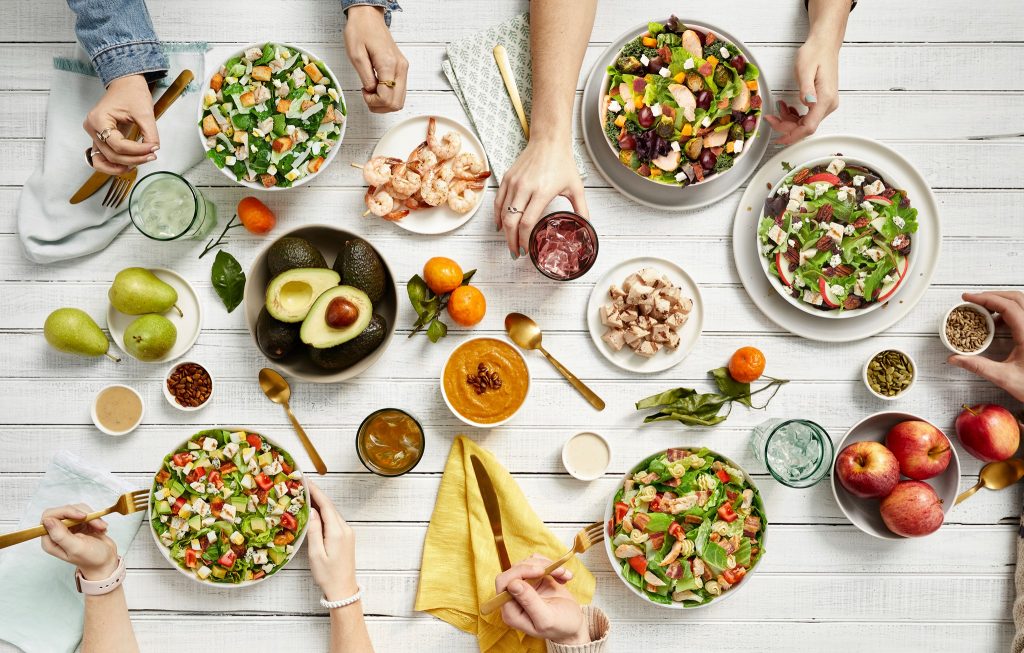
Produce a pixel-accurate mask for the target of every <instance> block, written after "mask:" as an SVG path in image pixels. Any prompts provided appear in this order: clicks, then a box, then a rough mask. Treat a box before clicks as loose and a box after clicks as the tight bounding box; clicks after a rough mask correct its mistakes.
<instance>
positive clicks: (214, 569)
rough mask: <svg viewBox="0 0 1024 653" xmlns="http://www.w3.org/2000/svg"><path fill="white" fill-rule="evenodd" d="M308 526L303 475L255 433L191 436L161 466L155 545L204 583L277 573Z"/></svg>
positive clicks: (154, 516)
mask: <svg viewBox="0 0 1024 653" xmlns="http://www.w3.org/2000/svg"><path fill="white" fill-rule="evenodd" d="M308 519H309V504H308V501H307V490H306V487H305V485H304V484H303V480H302V473H301V472H300V471H299V470H297V469H296V468H295V462H294V461H293V460H292V457H291V456H289V455H288V453H287V452H285V451H284V450H282V449H279V448H278V447H276V446H274V445H272V444H270V442H268V441H267V440H266V439H264V438H263V437H261V436H259V435H257V434H255V433H247V432H245V431H226V430H210V431H201V432H199V433H196V434H195V435H193V436H192V437H191V438H189V439H188V440H187V441H186V442H185V444H184V445H183V446H181V447H179V448H178V449H177V450H176V451H174V452H172V453H171V454H169V455H168V456H167V457H166V458H164V461H163V464H162V465H161V466H160V471H158V472H157V473H156V478H155V481H154V483H153V493H152V501H151V509H150V524H151V526H152V528H153V532H154V533H155V534H156V538H157V541H159V542H160V544H161V545H163V546H164V547H165V548H166V549H167V550H168V553H169V555H170V557H171V559H172V560H173V561H174V562H175V563H176V564H177V565H178V566H179V567H180V568H181V569H182V570H183V571H185V572H186V573H188V574H192V575H194V576H195V577H196V578H198V579H199V580H203V581H209V582H213V583H226V584H232V583H241V582H245V581H254V580H260V579H261V578H264V577H265V576H269V575H271V574H273V573H275V572H277V571H278V570H279V569H281V567H283V566H284V565H285V563H286V562H287V561H288V560H290V559H291V557H292V556H293V555H294V553H295V549H296V540H298V539H299V538H301V536H302V533H303V531H304V530H305V528H306V522H307V520H308Z"/></svg>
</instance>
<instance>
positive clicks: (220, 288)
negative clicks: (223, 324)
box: [210, 250, 245, 313]
mask: <svg viewBox="0 0 1024 653" xmlns="http://www.w3.org/2000/svg"><path fill="white" fill-rule="evenodd" d="M210 281H211V282H212V283H213V289H214V290H216V291H217V295H218V296H219V297H220V300H221V301H222V302H224V308H226V309H228V313H230V312H231V311H233V310H235V309H236V308H238V305H239V304H241V303H242V296H243V295H244V294H245V272H243V271H242V266H241V265H239V264H238V261H237V260H236V259H235V257H234V256H232V255H231V254H228V253H227V252H225V251H224V250H220V251H219V252H217V258H215V259H214V260H213V268H211V270H210Z"/></svg>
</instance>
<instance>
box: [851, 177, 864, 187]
mask: <svg viewBox="0 0 1024 653" xmlns="http://www.w3.org/2000/svg"><path fill="white" fill-rule="evenodd" d="M853 185H854V186H862V185H864V175H854V176H853Z"/></svg>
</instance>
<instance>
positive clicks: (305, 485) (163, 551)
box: [147, 426, 313, 590]
mask: <svg viewBox="0 0 1024 653" xmlns="http://www.w3.org/2000/svg"><path fill="white" fill-rule="evenodd" d="M216 429H223V430H225V431H232V432H234V431H245V432H246V433H247V434H249V433H251V434H254V435H258V436H260V437H261V438H263V440H264V441H266V442H268V443H270V445H271V446H273V447H276V448H277V449H279V450H281V451H284V452H285V453H287V454H288V455H289V456H291V452H289V451H288V450H287V449H285V448H284V447H282V446H281V445H280V444H279V443H278V442H277V441H276V440H274V439H273V438H268V437H267V436H265V435H263V434H262V433H257V432H256V431H251V430H249V429H245V428H238V427H234V426H224V427H213V429H211V430H216ZM197 433H198V431H197ZM194 436H195V433H193V434H192V435H190V436H189V437H187V438H185V439H184V440H182V441H181V442H178V443H177V444H176V445H174V448H173V449H171V451H169V452H168V453H167V454H165V456H166V455H170V454H171V452H174V451H177V450H178V449H181V448H183V447H185V446H186V445H187V443H188V441H189V440H191V439H192V438H193V437H194ZM292 462H294V463H295V469H296V471H299V472H302V469H301V468H300V467H299V461H298V459H296V458H295V456H292ZM160 464H161V466H162V465H163V458H161V459H160ZM154 486H155V482H154V483H152V484H151V485H150V488H149V501H148V505H149V508H148V510H147V518H148V520H149V526H148V528H147V530H148V531H149V534H150V535H151V536H152V537H153V543H154V544H155V545H156V548H157V550H158V551H159V552H160V555H161V556H163V558H164V560H166V561H167V564H169V565H170V566H171V567H173V568H174V570H175V571H177V572H178V573H179V574H181V575H182V576H185V577H187V578H189V579H190V580H191V581H192V582H194V583H198V584H200V585H202V586H204V587H217V588H224V589H229V590H231V589H240V588H242V587H251V586H253V585H256V584H258V583H262V582H263V581H265V580H267V579H268V578H271V577H272V576H274V575H276V574H277V573H279V572H280V571H281V570H282V569H284V568H285V567H286V566H287V565H288V563H290V562H291V561H292V560H294V559H295V556H296V554H298V552H299V549H300V548H301V547H302V543H303V542H304V541H305V539H306V530H307V529H308V528H309V519H308V518H307V519H306V524H305V526H303V528H302V529H301V530H300V531H299V533H298V534H297V535H296V536H295V541H294V542H292V546H293V547H295V548H294V549H293V551H292V554H291V555H290V556H289V557H288V558H287V559H286V560H285V561H284V562H283V563H281V566H280V567H279V568H278V569H277V571H275V572H274V573H273V574H271V575H269V576H264V577H263V578H259V579H257V580H245V581H242V582H241V583H215V582H212V581H206V580H201V579H200V578H198V577H196V575H195V574H194V573H192V572H190V571H186V570H184V569H182V568H181V566H180V565H179V564H178V563H177V562H176V561H175V560H174V559H173V558H171V550H170V549H169V548H168V547H166V546H164V544H163V542H161V541H160V536H159V535H157V533H156V529H155V528H153V520H154V519H159V518H160V517H159V515H157V514H155V511H154V509H153V488H154ZM302 491H303V492H304V493H305V495H306V507H307V510H308V509H309V507H310V506H312V505H313V504H312V499H311V498H310V496H309V482H308V481H307V480H306V474H305V472H302Z"/></svg>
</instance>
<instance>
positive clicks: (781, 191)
mask: <svg viewBox="0 0 1024 653" xmlns="http://www.w3.org/2000/svg"><path fill="white" fill-rule="evenodd" d="M775 194H776V195H789V188H788V187H787V186H779V190H777V191H775Z"/></svg>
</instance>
